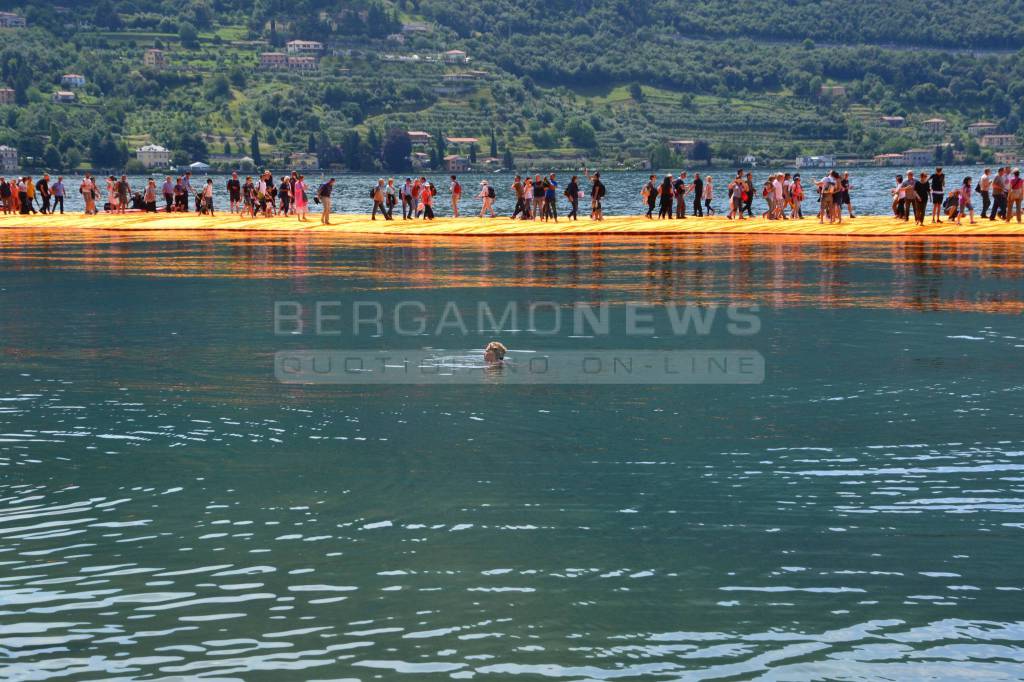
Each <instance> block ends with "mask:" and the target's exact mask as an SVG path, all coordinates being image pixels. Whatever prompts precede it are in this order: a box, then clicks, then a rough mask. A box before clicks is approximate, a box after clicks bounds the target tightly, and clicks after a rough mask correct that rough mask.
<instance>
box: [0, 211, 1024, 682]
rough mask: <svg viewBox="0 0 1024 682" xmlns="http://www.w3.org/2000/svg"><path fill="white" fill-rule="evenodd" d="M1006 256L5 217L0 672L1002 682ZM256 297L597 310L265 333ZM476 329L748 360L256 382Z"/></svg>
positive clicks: (1020, 501)
mask: <svg viewBox="0 0 1024 682" xmlns="http://www.w3.org/2000/svg"><path fill="white" fill-rule="evenodd" d="M1022 254H1024V243H1021V242H1019V241H1004V242H998V241H971V240H961V241H945V242H943V241H886V240H878V241H875V240H833V241H812V240H802V239H788V240H773V241H768V242H764V243H759V242H758V241H756V240H754V239H752V238H743V239H739V240H729V239H726V238H680V239H655V238H650V239H648V238H644V239H631V240H614V239H604V240H602V239H596V238H595V239H578V240H569V239H553V238H552V239H537V238H533V239H528V240H527V239H519V238H505V239H501V238H498V239H485V238H470V239H463V240H458V239H454V240H440V239H435V240H423V239H404V240H403V239H393V240H386V239H377V238H375V239H361V240H353V239H346V238H340V237H312V236H311V237H308V238H304V237H301V236H298V237H296V236H286V235H268V236H259V237H244V236H238V235H231V236H227V235H225V236H223V237H222V238H215V237H214V236H213V235H210V234H202V233H196V234H192V235H182V236H181V237H180V238H177V239H174V240H171V239H168V238H167V237H166V236H160V235H131V236H128V235H119V234H102V233H97V234H93V235H61V234H57V233H53V232H48V231H46V230H36V231H20V232H15V231H10V230H8V231H4V232H3V233H2V234H0V677H2V678H4V679H17V680H43V679H82V680H86V679H183V678H195V677H208V678H216V679H245V680H291V679H296V680H298V679H323V680H327V679H331V680H338V679H359V680H372V679H407V678H410V677H415V678H417V679H419V678H426V679H470V678H474V679H492V678H493V679H542V678H546V679H559V680H604V679H624V680H629V679H659V680H660V679H664V680H675V679H681V680H698V679H699V680H704V679H716V680H734V679H751V678H758V679H772V680H782V679H785V680H789V679H821V680H826V679H828V680H835V679H844V680H878V679H899V680H916V679H924V678H928V679H948V680H959V679H965V678H977V679H1021V678H1024V623H1022V620H1024V592H1022V590H1024V561H1022V557H1024V551H1022V550H1024V363H1022V360H1024V324H1022V318H1021V312H1022V310H1024V267H1022ZM279 301H295V302H298V303H300V304H301V305H302V306H303V309H304V310H305V311H306V313H307V314H308V313H309V311H310V310H312V309H313V308H314V306H315V303H316V302H317V301H339V302H341V310H343V311H345V310H348V309H349V308H350V306H351V304H352V303H353V302H355V301H366V302H371V303H378V304H380V305H381V306H382V308H383V309H384V310H385V311H388V310H392V309H393V308H394V306H396V305H398V304H399V303H401V302H403V301H412V302H417V303H419V304H422V305H423V308H424V310H425V311H426V316H427V317H428V318H429V319H430V320H432V321H433V322H436V321H437V320H438V319H440V317H441V315H442V313H443V311H444V309H445V307H446V306H448V305H449V304H451V305H453V306H454V307H455V308H457V309H459V310H461V311H463V312H466V313H467V324H468V326H470V327H474V326H475V320H470V319H469V318H470V315H469V312H470V311H473V310H475V309H477V307H478V305H479V304H480V303H481V302H484V303H487V304H488V305H489V306H491V307H493V308H494V309H495V310H497V309H499V308H502V307H504V306H505V305H506V304H508V303H512V304H514V305H520V306H522V308H523V309H525V308H526V307H527V306H528V305H529V304H530V303H531V302H534V303H536V302H547V303H555V304H557V306H558V307H559V308H562V309H565V310H569V309H571V307H572V306H573V305H574V304H577V303H580V302H586V303H591V304H597V303H601V302H605V303H608V304H609V307H610V309H611V311H612V319H613V324H612V329H611V330H610V332H609V333H608V334H599V335H587V334H575V333H573V330H572V329H570V328H569V327H568V325H563V327H562V328H560V329H559V330H558V331H557V332H556V333H554V334H541V333H538V332H537V331H536V330H535V331H531V330H530V325H529V324H528V323H526V322H524V321H523V320H519V324H518V325H516V327H515V328H514V329H513V328H512V327H511V326H506V327H505V329H504V330H503V331H500V332H494V331H486V332H483V333H481V332H480V331H479V330H477V329H470V331H469V333H467V334H463V333H461V332H460V331H459V330H455V329H445V330H442V331H441V333H440V334H435V330H434V329H432V328H431V329H428V330H427V331H426V332H424V333H423V334H421V335H419V336H415V337H408V336H402V335H400V334H398V333H397V332H396V331H395V330H394V329H393V328H392V326H391V325H388V324H385V325H384V329H383V332H382V333H381V334H379V335H378V334H371V333H368V332H367V333H363V334H360V335H354V334H352V333H350V330H349V331H346V332H345V333H343V334H342V335H341V336H337V337H318V336H316V335H315V334H313V333H312V332H309V331H308V330H307V331H305V332H304V333H303V334H292V335H278V334H275V333H274V331H275V330H274V318H273V312H274V306H275V302H279ZM627 302H645V303H650V304H653V305H654V306H655V308H656V309H657V307H658V306H664V305H667V304H671V303H680V304H682V303H695V304H696V303H701V304H704V305H705V306H710V305H713V304H718V305H720V306H722V307H724V306H725V305H727V304H729V303H740V304H744V305H746V304H756V305H757V306H758V312H757V319H758V323H759V327H760V329H759V331H758V332H757V333H756V334H753V335H746V336H741V337H738V336H736V335H734V334H732V333H730V332H729V330H728V329H727V327H726V325H725V324H724V322H725V320H717V321H716V322H715V324H714V325H713V326H712V328H711V331H710V333H709V334H708V335H706V336H692V335H687V336H683V337H680V336H676V335H674V334H672V333H671V332H670V331H669V330H666V328H665V325H664V324H662V323H661V322H659V321H656V323H655V324H656V327H657V329H656V330H655V333H654V334H653V335H640V336H635V335H630V334H628V333H626V331H625V329H624V327H623V325H622V324H620V321H621V320H622V319H623V316H624V310H625V306H626V303H627ZM552 308H553V307H552V306H547V307H545V308H544V311H545V312H543V313H541V314H540V317H539V319H538V324H537V325H536V327H541V326H544V327H545V328H547V327H550V326H552V324H551V323H552V319H551V315H552V314H553V313H551V310H552ZM722 312H723V313H724V310H723V311H722ZM347 314H348V313H343V318H344V315H347ZM545 316H547V317H545ZM308 321H309V320H308V319H307V322H308ZM540 322H544V323H545V324H544V325H541V324H540ZM341 324H342V325H344V324H347V322H344V321H343V322H342V323H341ZM307 326H308V325H307ZM431 326H432V325H431ZM492 338H500V339H501V340H502V341H503V342H505V344H506V345H508V346H509V347H510V348H511V353H510V357H511V358H512V359H513V360H515V359H519V360H520V361H522V360H523V359H524V358H527V357H529V356H530V355H531V354H543V353H544V352H546V351H554V350H573V349H580V348H583V349H595V350H600V349H637V350H672V349H680V348H683V349H750V350H754V351H757V352H759V353H760V354H761V355H762V356H763V357H764V359H765V368H766V376H765V379H764V382H763V383H760V384H751V385H657V386H652V385H629V384H627V385H616V386H602V385H516V386H512V385H506V384H505V383H504V382H503V381H502V379H501V375H500V373H499V374H497V375H494V376H491V377H490V378H489V379H488V380H487V381H486V382H483V383H482V384H480V385H467V386H438V385H389V386H374V385H369V386H349V385H326V386H301V385H284V384H281V383H279V382H278V381H277V380H276V379H275V376H274V354H275V352H277V351H281V350H291V349H310V348H312V349H339V348H363V349H422V348H438V349H443V350H444V351H445V352H449V353H451V354H453V355H455V356H459V357H463V356H464V357H465V358H466V362H470V363H472V362H475V361H476V360H475V358H476V357H477V355H478V354H479V349H480V348H482V347H483V345H484V344H485V343H486V342H487V341H489V340H491V339H492Z"/></svg>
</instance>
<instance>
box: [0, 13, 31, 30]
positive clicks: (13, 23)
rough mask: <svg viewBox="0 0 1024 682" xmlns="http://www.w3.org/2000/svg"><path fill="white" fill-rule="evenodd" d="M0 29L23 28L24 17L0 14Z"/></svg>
mask: <svg viewBox="0 0 1024 682" xmlns="http://www.w3.org/2000/svg"><path fill="white" fill-rule="evenodd" d="M0 28H25V17H23V16H21V15H20V14H15V13H14V12H0Z"/></svg>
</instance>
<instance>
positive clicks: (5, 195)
mask: <svg viewBox="0 0 1024 682" xmlns="http://www.w3.org/2000/svg"><path fill="white" fill-rule="evenodd" d="M0 202H2V203H3V207H4V214H5V215H6V214H8V213H10V212H11V186H10V184H9V183H8V182H7V179H6V178H0Z"/></svg>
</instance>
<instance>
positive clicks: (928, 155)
mask: <svg viewBox="0 0 1024 682" xmlns="http://www.w3.org/2000/svg"><path fill="white" fill-rule="evenodd" d="M934 161H935V150H934V149H908V150H906V151H905V152H903V163H904V165H906V166H907V167H911V166H927V165H928V164H930V163H934Z"/></svg>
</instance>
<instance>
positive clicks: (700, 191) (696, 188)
mask: <svg viewBox="0 0 1024 682" xmlns="http://www.w3.org/2000/svg"><path fill="white" fill-rule="evenodd" d="M702 196H704V181H703V180H701V179H700V173H694V174H693V215H695V216H698V217H700V218H703V217H704V209H703V208H701V205H700V198H701V197H702Z"/></svg>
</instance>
